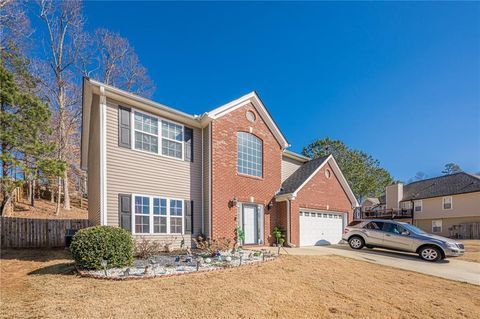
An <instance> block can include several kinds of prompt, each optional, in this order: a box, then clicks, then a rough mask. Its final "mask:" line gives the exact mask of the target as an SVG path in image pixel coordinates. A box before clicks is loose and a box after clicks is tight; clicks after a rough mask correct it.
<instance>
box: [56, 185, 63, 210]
mask: <svg viewBox="0 0 480 319" xmlns="http://www.w3.org/2000/svg"><path fill="white" fill-rule="evenodd" d="M57 181H58V183H57V185H58V187H57V206H56V208H55V215H56V216H58V214H59V213H60V202H61V201H62V185H61V182H62V180H61V178H60V177H58V180H57Z"/></svg>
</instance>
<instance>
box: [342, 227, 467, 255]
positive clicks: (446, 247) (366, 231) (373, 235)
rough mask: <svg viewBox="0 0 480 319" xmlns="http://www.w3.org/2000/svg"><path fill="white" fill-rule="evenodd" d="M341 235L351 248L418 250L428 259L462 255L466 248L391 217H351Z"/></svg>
mask: <svg viewBox="0 0 480 319" xmlns="http://www.w3.org/2000/svg"><path fill="white" fill-rule="evenodd" d="M342 238H343V240H345V241H347V242H348V244H349V245H350V247H351V248H353V249H362V248H363V247H364V246H365V247H367V248H374V247H379V248H387V249H392V250H399V251H406V252H412V253H417V254H418V255H419V256H420V258H422V259H423V260H427V261H439V260H442V259H443V258H445V257H456V256H461V255H463V253H464V252H465V249H464V246H463V244H462V243H459V242H457V241H455V240H453V239H449V238H445V237H441V236H436V235H432V234H428V233H426V232H424V231H423V230H421V229H419V228H417V227H415V226H412V225H410V224H407V223H401V222H396V221H393V220H384V219H372V220H356V221H353V222H351V223H350V224H349V225H348V226H347V227H346V228H345V230H344V232H343V236H342Z"/></svg>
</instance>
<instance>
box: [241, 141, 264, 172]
mask: <svg viewBox="0 0 480 319" xmlns="http://www.w3.org/2000/svg"><path fill="white" fill-rule="evenodd" d="M239 134H247V135H251V136H253V137H254V138H255V139H257V140H258V141H260V151H261V158H260V165H261V167H260V175H253V174H249V173H245V172H240V170H239V168H240V166H239V165H238V160H239V157H240V154H239V151H238V149H239V146H240V145H239V143H238V139H239ZM236 135H237V136H236V138H237V164H236V165H237V174H238V175H241V176H250V177H253V178H260V179H262V178H263V170H264V156H265V154H264V149H263V140H262V139H261V138H260V137H258V136H256V135H255V134H252V133H249V132H244V131H238V132H237V134H236ZM254 164H255V163H254Z"/></svg>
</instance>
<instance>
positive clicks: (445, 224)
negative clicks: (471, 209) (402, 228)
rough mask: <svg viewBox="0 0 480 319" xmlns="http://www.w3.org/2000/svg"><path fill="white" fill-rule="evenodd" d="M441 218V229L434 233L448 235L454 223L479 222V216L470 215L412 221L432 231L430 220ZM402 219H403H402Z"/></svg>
mask: <svg viewBox="0 0 480 319" xmlns="http://www.w3.org/2000/svg"><path fill="white" fill-rule="evenodd" d="M433 220H441V221H442V231H441V232H439V233H435V235H439V236H444V237H450V235H451V234H450V228H452V226H454V225H460V224H462V223H480V216H472V217H458V218H455V217H454V218H441V217H439V218H432V219H420V220H418V219H416V220H414V221H413V224H414V225H415V226H417V227H418V228H420V229H422V230H424V231H426V232H427V233H432V221H433ZM402 221H403V220H402Z"/></svg>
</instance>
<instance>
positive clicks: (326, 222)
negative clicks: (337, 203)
mask: <svg viewBox="0 0 480 319" xmlns="http://www.w3.org/2000/svg"><path fill="white" fill-rule="evenodd" d="M299 218H300V224H299V226H300V227H299V228H300V229H299V232H300V246H319V245H330V244H338V243H339V242H340V241H341V240H342V232H343V229H344V228H345V225H346V222H347V214H346V213H338V212H331V211H312V210H305V209H300V212H299Z"/></svg>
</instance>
